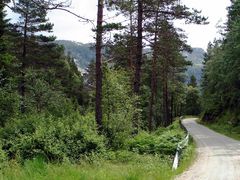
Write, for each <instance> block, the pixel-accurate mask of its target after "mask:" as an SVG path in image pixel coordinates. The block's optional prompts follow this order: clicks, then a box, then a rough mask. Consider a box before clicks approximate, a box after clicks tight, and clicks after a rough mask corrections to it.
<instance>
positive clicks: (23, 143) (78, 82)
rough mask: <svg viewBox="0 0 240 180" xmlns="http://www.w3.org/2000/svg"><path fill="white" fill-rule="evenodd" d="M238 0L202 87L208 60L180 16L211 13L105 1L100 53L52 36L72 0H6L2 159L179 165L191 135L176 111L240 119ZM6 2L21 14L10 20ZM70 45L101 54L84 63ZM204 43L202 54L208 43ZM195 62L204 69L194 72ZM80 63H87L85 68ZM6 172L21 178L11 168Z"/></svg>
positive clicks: (151, 0) (199, 18) (169, 3)
mask: <svg viewBox="0 0 240 180" xmlns="http://www.w3.org/2000/svg"><path fill="white" fill-rule="evenodd" d="M239 3H240V1H235V2H234V3H233V5H232V6H231V7H230V8H229V17H228V18H229V20H228V23H227V25H226V33H225V34H224V38H223V39H222V40H216V41H215V42H214V43H211V44H209V48H208V50H207V53H206V54H205V55H204V66H203V75H202V81H201V87H199V85H198V84H199V81H200V80H199V79H200V77H199V73H201V68H202V67H201V62H191V61H190V58H191V57H190V56H191V52H192V51H193V49H192V48H191V47H190V46H189V45H187V44H186V36H185V34H184V32H183V30H181V29H179V28H176V27H175V26H174V21H175V20H181V21H183V22H185V23H187V24H190V23H193V24H207V23H208V22H207V18H206V17H204V16H203V15H202V14H201V12H200V11H198V10H196V9H191V8H188V7H187V6H185V5H184V4H183V3H182V2H180V1H179V0H163V1H158V0H145V1H142V0H137V1H135V0H124V1H106V2H105V1H103V0H98V11H97V12H96V16H97V25H96V28H95V29H94V30H93V31H94V32H96V44H95V45H92V48H94V50H93V52H94V53H95V54H94V56H93V54H92V53H91V52H92V50H90V49H89V47H88V46H83V48H82V49H76V48H78V46H72V44H71V43H69V44H68V45H65V44H66V43H65V42H64V43H65V44H64V43H63V41H55V40H56V37H54V36H50V35H48V33H49V32H52V28H53V24H52V23H50V22H49V21H48V18H47V14H48V12H49V11H52V10H55V9H60V10H64V11H66V13H71V12H70V11H69V10H68V9H67V8H68V4H67V2H59V1H55V0H46V1H45V0H18V1H13V2H10V1H8V0H2V1H1V3H0V126H1V128H0V147H1V148H0V163H1V165H0V167H2V166H3V167H5V169H11V168H14V167H18V168H19V167H20V166H24V167H28V168H29V166H37V167H36V168H38V166H41V165H39V163H40V162H39V161H43V162H44V163H48V164H49V166H51V164H53V166H54V164H64V163H67V164H68V168H69V166H70V167H71V166H73V165H75V164H77V165H79V164H84V163H86V162H88V163H90V164H91V163H92V164H95V161H96V162H97V161H99V162H102V161H104V162H106V161H107V162H110V163H115V165H116V163H120V164H121V165H122V163H129V162H132V164H136V163H139V166H140V165H142V166H144V164H145V163H146V161H148V163H151V165H150V164H148V163H147V164H146V167H144V168H145V169H144V168H143V167H142V168H143V169H144V171H145V170H146V168H149V166H155V165H156V166H155V167H154V168H153V170H152V171H156V170H157V168H160V169H161V168H162V171H164V170H166V169H167V170H169V171H167V172H169V174H171V173H173V172H172V171H171V167H170V166H171V165H169V164H171V162H172V160H173V157H174V154H175V151H176V147H177V144H178V142H180V141H181V140H182V139H183V138H184V136H185V133H184V131H183V130H182V129H181V127H180V125H179V124H178V121H176V119H177V117H180V116H183V115H199V114H200V113H201V112H202V114H203V119H204V120H205V121H216V120H217V118H219V117H220V116H222V115H223V113H232V114H233V116H232V117H233V118H232V119H231V122H232V125H234V126H238V127H239V122H240V121H239V118H238V117H239V111H238V100H239V92H238V91H239V82H238V81H239V80H238V69H239V67H238V61H237V60H238V53H239V52H240V51H239V50H238V48H239V45H238V41H237V40H238V39H239V32H240V31H239V27H240V25H239V13H238V12H239ZM7 9H8V11H11V13H14V14H15V15H16V17H19V18H17V19H15V20H14V21H10V19H8V16H7V12H8V11H6V10H7ZM108 11H111V12H115V13H116V14H119V13H120V14H122V15H123V16H124V17H125V18H126V20H127V22H128V24H127V25H124V24H121V23H119V22H114V23H113V22H106V21H105V20H104V19H103V17H104V13H107V12H108ZM71 14H73V16H77V17H78V18H80V19H81V20H85V21H86V22H89V21H90V20H88V19H86V18H83V17H81V16H80V15H78V14H74V13H71ZM79 14H81V12H79ZM69 31H71V30H69ZM109 32H113V33H114V36H113V38H111V39H109V38H105V37H106V36H107V34H108V33H109ZM63 44H64V45H65V47H64V46H63ZM65 48H66V50H65ZM69 49H74V51H75V52H79V53H78V57H80V59H81V58H85V57H87V59H95V61H88V62H84V61H82V62H79V61H78V62H76V60H75V59H74V58H73V57H71V54H68V53H66V52H68V51H70V50H69ZM146 49H150V50H146ZM195 51H196V52H197V53H196V56H197V57H199V56H201V55H199V53H200V54H201V53H202V52H201V50H199V49H197V50H196V49H195ZM186 54H187V55H186ZM186 56H188V57H187V58H186ZM192 58H195V59H196V60H195V61H198V58H196V57H195V56H193V57H192ZM200 61H201V60H200ZM192 64H196V65H195V66H196V67H195V66H193V68H195V69H198V70H194V69H192V72H195V71H197V77H195V76H194V75H192V76H191V77H189V78H188V77H187V76H186V72H187V69H188V70H189V66H191V65H192ZM199 64H200V65H199ZM79 66H80V67H81V66H82V67H83V68H85V67H87V68H86V72H85V73H84V75H83V74H82V73H81V72H80V71H79ZM198 66H200V67H198ZM199 69H200V70H199ZM189 71H191V69H190V70H189ZM192 72H191V73H192ZM193 74H194V73H193ZM185 151H188V152H190V151H191V148H190V149H188V148H187V149H186V150H185ZM184 157H185V159H187V158H188V157H187V156H184V153H183V162H184ZM33 159H37V162H35V161H31V160H33ZM39 159H40V160H39ZM31 163H33V164H31ZM34 163H35V164H34ZM36 163H37V164H36ZM16 164H17V165H16ZM40 164H41V163H40ZM148 165H149V166H148ZM160 165H161V166H160ZM64 166H66V164H65V165H64ZM82 166H84V165H82ZM85 166H87V165H86V164H85ZM92 166H94V165H92ZM119 166H120V165H119ZM126 166H129V167H130V165H129V164H127V165H126ZM159 166H160V167H159ZM163 166H164V168H163ZM165 166H166V167H165ZM6 167H7V168H6ZM44 167H45V166H44ZM74 167H75V166H74ZM54 168H56V167H55V166H54V167H51V168H50V169H54ZM64 168H65V169H67V168H66V167H64ZM43 169H44V168H43ZM69 169H71V168H69ZM87 169H88V168H87ZM130 169H131V168H130ZM140 169H141V168H140ZM138 170H139V169H138ZM9 171H11V170H9ZM56 171H57V170H56ZM59 171H61V170H59ZM152 171H150V173H153V172H152ZM162 171H160V172H162ZM72 173H74V172H72ZM142 173H143V172H142ZM1 174H8V175H9V176H10V177H12V176H11V173H10V174H9V172H8V171H7V170H6V171H3V172H1ZM54 174H55V173H54ZM136 174H137V173H135V174H134V176H137V177H138V175H136ZM25 175H26V174H25ZM27 175H29V174H27ZM27 175H26V177H28V178H30V177H29V176H27ZM38 175H39V178H40V177H41V178H43V177H44V173H43V174H41V173H39V174H38ZM139 175H140V176H141V173H140V174H139ZM151 175H152V174H149V176H151ZM164 175H166V174H164V173H163V174H161V178H162V177H165V178H169V177H168V175H166V176H164ZM22 176H23V179H24V177H25V176H24V174H22ZM79 176H80V175H79ZM85 176H87V175H85ZM99 176H103V175H99ZM112 176H113V177H114V176H115V175H114V174H112ZM3 177H4V176H3ZM54 177H55V176H54ZM74 177H76V176H74ZM74 177H73V178H72V179H74ZM123 177H125V176H124V175H123ZM34 178H36V177H35V176H34ZM55 178H56V179H57V177H55ZM66 178H67V177H66ZM125 178H126V177H125ZM30 179H31V178H30ZM110 179H111V178H110Z"/></svg>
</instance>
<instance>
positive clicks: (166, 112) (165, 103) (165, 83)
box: [163, 70, 170, 127]
mask: <svg viewBox="0 0 240 180" xmlns="http://www.w3.org/2000/svg"><path fill="white" fill-rule="evenodd" d="M164 71H165V70H164ZM163 78H164V80H163V125H164V126H165V127H167V126H168V125H170V110H169V100H168V98H169V97H168V80H167V75H166V72H164V77H163Z"/></svg>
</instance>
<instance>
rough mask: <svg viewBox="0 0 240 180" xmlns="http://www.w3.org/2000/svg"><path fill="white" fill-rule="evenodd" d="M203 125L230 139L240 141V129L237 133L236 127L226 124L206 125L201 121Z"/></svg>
mask: <svg viewBox="0 0 240 180" xmlns="http://www.w3.org/2000/svg"><path fill="white" fill-rule="evenodd" d="M200 123H201V124H203V125H204V126H206V127H208V128H210V129H212V130H214V131H216V132H218V133H220V134H223V135H225V136H228V137H230V138H233V139H236V140H239V141H240V128H238V129H239V131H237V128H236V127H233V126H231V125H230V124H224V123H221V122H220V123H205V122H202V121H200Z"/></svg>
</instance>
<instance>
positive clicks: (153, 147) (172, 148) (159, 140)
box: [128, 123, 184, 155]
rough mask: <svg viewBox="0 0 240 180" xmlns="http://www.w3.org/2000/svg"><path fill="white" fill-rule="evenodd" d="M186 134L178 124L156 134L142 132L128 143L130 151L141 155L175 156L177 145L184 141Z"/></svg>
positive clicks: (161, 129)
mask: <svg viewBox="0 0 240 180" xmlns="http://www.w3.org/2000/svg"><path fill="white" fill-rule="evenodd" d="M183 137H184V132H183V131H182V130H181V129H180V127H179V125H178V124H177V123H174V124H173V125H171V126H169V127H168V128H166V129H165V130H164V129H163V128H160V129H159V130H157V131H156V133H152V134H149V133H147V132H145V131H143V132H140V133H139V134H138V135H137V136H135V137H134V138H133V139H131V140H130V141H129V143H128V147H129V150H131V151H134V152H138V153H140V154H145V153H147V154H161V155H174V154H175V152H176V147H177V144H178V143H179V142H180V141H181V140H182V139H183Z"/></svg>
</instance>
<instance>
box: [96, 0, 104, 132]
mask: <svg viewBox="0 0 240 180" xmlns="http://www.w3.org/2000/svg"><path fill="white" fill-rule="evenodd" d="M102 23H103V0H98V12H97V37H96V102H95V103H96V104H95V118H96V122H97V125H98V129H99V130H100V131H101V130H102V34H103V29H102Z"/></svg>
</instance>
